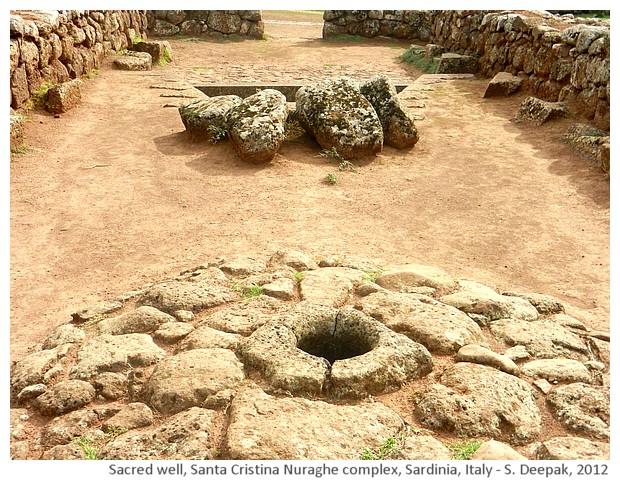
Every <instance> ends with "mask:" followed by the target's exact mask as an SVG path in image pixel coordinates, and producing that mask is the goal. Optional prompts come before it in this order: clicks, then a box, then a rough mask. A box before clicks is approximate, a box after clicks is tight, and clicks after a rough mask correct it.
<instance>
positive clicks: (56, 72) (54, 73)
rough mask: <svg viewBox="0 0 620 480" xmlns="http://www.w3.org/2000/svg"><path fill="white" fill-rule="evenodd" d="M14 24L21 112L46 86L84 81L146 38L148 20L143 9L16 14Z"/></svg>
mask: <svg viewBox="0 0 620 480" xmlns="http://www.w3.org/2000/svg"><path fill="white" fill-rule="evenodd" d="M10 22H11V23H10V33H11V40H10V87H11V107H13V108H20V107H23V106H24V104H25V103H26V102H27V100H28V99H29V98H30V96H31V95H32V94H34V93H36V92H37V91H38V89H39V88H40V87H41V85H42V84H43V82H51V83H62V82H66V81H69V80H71V79H76V78H79V77H81V76H82V75H83V74H86V73H88V72H90V71H91V70H93V69H96V68H98V67H99V65H100V63H101V60H102V59H103V57H104V56H105V55H106V54H107V53H108V52H110V51H112V50H113V51H120V50H124V49H126V48H127V47H129V46H131V45H132V41H133V39H134V38H136V37H138V36H140V37H144V36H145V32H146V26H147V17H146V11H140V10H45V11H41V10H37V11H25V10H17V11H12V12H11V16H10Z"/></svg>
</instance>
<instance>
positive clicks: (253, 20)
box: [147, 10, 265, 39]
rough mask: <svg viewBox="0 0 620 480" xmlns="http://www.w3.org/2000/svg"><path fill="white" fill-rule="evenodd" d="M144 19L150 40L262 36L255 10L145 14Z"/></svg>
mask: <svg viewBox="0 0 620 480" xmlns="http://www.w3.org/2000/svg"><path fill="white" fill-rule="evenodd" d="M147 17H148V31H149V33H150V34H151V35H153V36H170V35H177V34H180V35H186V36H189V37H199V36H228V35H239V36H243V37H249V38H258V39H260V38H262V37H263V34H264V32H265V27H264V25H263V21H262V16H261V12H260V11H259V10H149V11H148V12H147Z"/></svg>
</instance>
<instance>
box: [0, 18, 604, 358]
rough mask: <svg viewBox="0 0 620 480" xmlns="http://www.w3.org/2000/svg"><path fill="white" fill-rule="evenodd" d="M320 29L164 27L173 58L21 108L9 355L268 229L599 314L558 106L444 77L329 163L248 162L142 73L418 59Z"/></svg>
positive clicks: (591, 197)
mask: <svg viewBox="0 0 620 480" xmlns="http://www.w3.org/2000/svg"><path fill="white" fill-rule="evenodd" d="M266 18H267V19H268V20H269V19H270V17H269V15H266ZM273 19H274V20H277V16H274V17H273ZM320 29H321V27H320V24H318V23H317V24H314V25H303V24H297V25H295V24H278V23H267V25H266V32H267V35H268V36H269V38H268V40H266V41H245V42H216V41H198V42H190V41H183V40H173V41H172V48H173V51H174V53H175V62H174V63H173V64H171V65H168V66H166V67H159V68H156V69H155V70H153V71H152V72H143V73H137V72H122V71H116V70H112V69H111V68H110V67H109V62H108V64H107V65H106V66H104V68H102V69H101V73H100V75H99V76H98V77H96V78H95V79H93V80H90V81H87V82H86V83H85V85H84V91H83V97H84V100H83V103H82V105H81V106H80V107H79V108H77V109H74V110H72V111H71V112H69V113H67V114H64V115H62V116H61V118H53V117H51V116H49V115H47V114H44V113H41V112H31V113H30V114H29V115H28V116H29V118H30V120H31V121H30V122H29V123H28V124H27V126H26V131H25V135H26V139H27V143H28V144H29V145H30V146H31V147H32V149H31V151H30V152H29V153H27V154H25V155H19V156H14V157H13V159H12V160H13V162H12V163H11V167H10V168H11V212H10V217H11V232H10V240H11V251H10V261H11V272H10V273H11V292H10V294H11V319H10V321H11V340H10V346H11V355H12V359H13V360H14V359H17V358H19V357H21V356H23V355H24V354H26V353H27V352H28V351H29V350H30V348H31V347H32V346H33V345H34V344H36V343H39V342H41V341H42V340H43V339H44V338H45V337H46V336H47V334H48V333H49V332H50V331H51V330H52V329H53V328H54V327H55V326H57V325H60V324H63V323H66V322H67V321H68V320H69V314H70V313H71V312H73V311H75V310H76V309H79V308H82V307H85V306H88V305H90V304H93V303H96V302H97V301H99V300H101V299H103V298H106V297H113V296H116V295H120V294H122V293H124V292H126V291H129V290H133V289H137V288H140V287H142V286H144V285H146V284H148V283H150V282H153V281H155V280H158V279H162V278H164V277H167V276H171V275H175V274H177V273H178V272H179V271H180V270H183V269H186V268H189V267H194V266H197V265H200V264H202V263H204V262H205V261H207V260H210V259H211V260H212V259H215V258H217V257H231V256H232V255H235V254H241V253H249V254H257V253H263V252H265V253H267V252H272V251H275V250H276V249H277V248H278V247H292V248H296V249H300V250H304V251H306V252H308V253H311V254H313V255H315V256H320V255H327V254H339V255H344V254H350V255H357V256H360V257H363V258H369V259H375V260H377V261H379V262H381V263H383V264H386V265H387V264H391V263H406V262H409V263H420V264H425V265H433V266H437V267H440V268H443V269H444V270H446V271H447V272H449V273H451V274H452V275H453V276H455V277H459V278H463V277H465V278H471V279H473V280H478V281H480V282H482V283H485V284H487V285H494V286H496V287H497V288H503V289H513V290H522V291H530V292H537V293H544V294H550V295H553V296H556V297H557V298H559V299H560V300H562V301H563V302H565V303H566V304H568V305H571V306H572V307H573V308H572V309H571V311H569V312H568V313H571V314H573V315H574V316H575V317H577V318H579V319H581V320H583V321H584V322H585V323H586V324H587V325H589V326H591V327H592V328H596V329H608V328H609V269H610V263H609V215H610V210H609V180H608V179H605V178H604V177H603V175H602V174H600V173H599V172H598V171H597V170H596V169H595V168H594V167H592V166H591V165H590V164H588V162H587V161H585V160H583V159H581V158H579V157H577V156H575V155H574V154H573V153H571V151H570V150H569V148H568V147H567V146H565V145H564V144H562V143H561V142H560V141H559V139H558V137H559V136H560V135H561V134H562V133H563V132H564V131H565V130H566V128H567V127H568V126H569V124H570V122H571V120H568V119H567V120H565V121H558V122H554V123H552V124H549V125H544V126H543V127H539V128H535V127H531V126H528V125H515V124H514V123H513V121H512V118H513V117H514V114H515V112H516V110H517V108H518V105H519V103H520V101H521V100H522V99H523V96H522V95H521V96H516V97H513V98H509V99H504V100H494V101H488V100H483V99H482V94H483V92H484V88H485V86H486V81H484V80H472V81H457V82H449V83H444V84H442V85H439V86H437V87H436V88H435V90H434V91H429V92H425V93H426V95H427V97H428V98H426V99H423V100H421V101H409V103H407V101H406V102H405V104H406V105H409V106H410V107H411V109H412V112H413V113H418V114H423V115H424V116H425V119H424V120H420V121H418V122H417V125H418V128H419V131H420V138H421V140H420V142H419V143H418V144H417V145H416V146H415V148H414V149H413V150H412V151H410V152H402V151H397V150H393V149H390V148H385V149H384V150H383V152H382V153H381V154H380V155H378V156H377V158H376V159H375V160H374V161H373V162H372V163H370V164H368V163H366V164H361V165H358V168H357V170H356V171H355V172H339V171H338V168H337V167H338V165H337V164H336V163H334V161H333V160H329V159H326V158H323V157H321V156H320V155H319V152H320V149H319V147H318V145H316V144H314V143H313V142H312V141H310V140H304V141H303V142H288V143H286V144H285V145H284V147H283V148H282V150H281V151H280V153H279V154H278V155H277V156H276V159H275V161H274V162H273V164H271V165H270V166H266V167H256V166H251V165H247V164H244V163H243V162H241V161H240V160H239V159H237V157H236V156H235V154H234V152H233V151H232V149H231V148H230V147H229V146H228V145H226V144H223V145H218V146H212V145H209V144H205V145H202V144H190V143H188V142H187V140H186V138H185V135H184V129H183V125H182V123H181V120H180V117H179V114H178V112H177V110H176V109H175V108H164V107H163V105H164V104H165V103H168V102H170V101H171V99H169V98H164V97H161V96H160V95H161V94H162V91H161V90H159V89H153V88H149V87H150V86H151V85H153V84H156V83H160V82H162V81H163V80H166V79H174V78H176V79H179V80H188V81H190V82H193V83H196V84H201V83H202V84H207V83H217V82H222V83H242V82H245V83H251V82H253V81H254V80H257V81H260V82H276V81H282V82H285V81H293V80H294V81H300V82H301V81H311V80H316V79H318V78H324V77H326V76H330V75H340V74H345V73H346V74H349V75H351V76H354V77H355V76H365V75H366V74H369V75H370V74H373V73H387V74H388V75H390V76H391V77H393V78H400V79H405V78H408V79H409V81H413V80H414V79H415V78H416V77H417V76H418V75H419V73H420V72H416V71H415V70H414V69H413V68H412V67H409V66H407V65H404V64H401V63H400V62H399V61H398V60H397V56H398V55H399V54H400V53H402V51H404V49H405V48H406V47H407V46H408V44H407V43H402V42H401V43H399V42H395V41H394V42H390V41H382V42H381V41H377V42H367V43H358V42H347V43H345V42H341V41H340V42H337V41H335V42H322V41H320V40H318V38H319V37H320ZM173 100H174V99H173ZM176 101H178V99H176ZM422 104H423V105H424V106H423V108H420V107H422ZM97 164H100V165H105V166H97V167H94V165H97ZM329 172H333V173H336V174H337V175H338V178H339V180H338V183H337V184H336V185H328V184H326V183H325V182H324V181H323V179H324V177H325V175H326V174H327V173H329Z"/></svg>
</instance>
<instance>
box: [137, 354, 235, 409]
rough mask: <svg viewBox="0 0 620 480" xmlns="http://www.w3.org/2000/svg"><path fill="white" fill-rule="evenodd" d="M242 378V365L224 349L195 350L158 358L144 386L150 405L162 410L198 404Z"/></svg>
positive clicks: (185, 407)
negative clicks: (160, 359) (159, 359)
mask: <svg viewBox="0 0 620 480" xmlns="http://www.w3.org/2000/svg"><path fill="white" fill-rule="evenodd" d="M243 378H244V375H243V365H242V364H241V363H240V362H239V361H238V360H237V357H236V356H235V354H234V353H233V352H232V351H230V350H226V349H223V348H206V349H195V350H188V351H186V352H181V353H179V354H177V355H174V356H172V357H168V358H166V359H165V360H163V361H161V362H160V363H159V364H158V365H157V367H156V368H155V371H154V372H153V374H152V375H151V377H150V378H149V381H148V386H147V397H148V400H149V402H150V404H151V405H152V406H153V407H154V408H155V409H156V410H157V411H159V412H162V413H177V412H180V411H181V410H186V409H188V408H190V407H194V406H201V405H202V404H203V402H204V401H205V399H207V397H209V396H211V395H215V394H216V393H218V392H219V391H221V390H225V389H227V388H232V387H234V386H236V385H237V384H238V383H239V382H241V381H242V380H243Z"/></svg>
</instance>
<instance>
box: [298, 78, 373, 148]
mask: <svg viewBox="0 0 620 480" xmlns="http://www.w3.org/2000/svg"><path fill="white" fill-rule="evenodd" d="M295 102H296V104H297V115H296V118H298V120H299V122H300V123H301V125H302V126H303V127H304V128H305V129H306V130H307V131H308V132H310V133H311V134H312V135H313V136H314V137H315V138H316V140H317V142H318V143H319V145H321V147H322V148H323V149H324V150H328V151H333V152H335V153H337V154H338V155H339V156H340V157H342V158H345V159H352V158H359V157H368V156H372V155H374V154H376V153H378V152H380V151H381V149H382V148H383V128H382V126H381V121H380V120H379V117H378V116H377V113H376V111H375V109H374V108H373V106H372V104H371V103H370V102H369V101H368V100H367V99H366V98H365V97H364V96H363V95H362V93H361V92H360V89H359V87H358V86H357V84H356V82H354V81H353V80H351V79H349V78H346V77H341V78H338V79H335V80H326V81H324V82H322V83H316V84H311V85H306V86H304V87H301V88H300V89H299V90H297V93H296V95H295Z"/></svg>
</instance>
